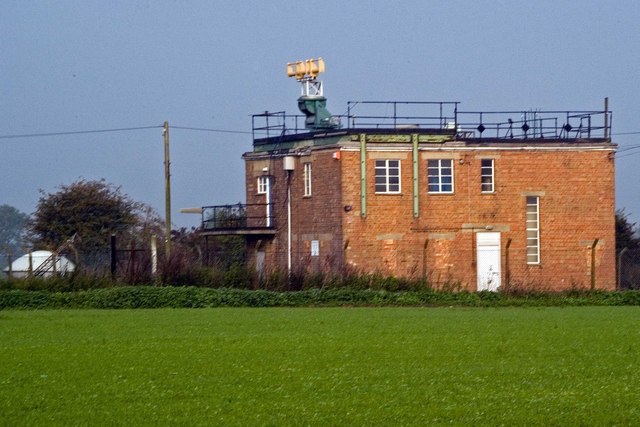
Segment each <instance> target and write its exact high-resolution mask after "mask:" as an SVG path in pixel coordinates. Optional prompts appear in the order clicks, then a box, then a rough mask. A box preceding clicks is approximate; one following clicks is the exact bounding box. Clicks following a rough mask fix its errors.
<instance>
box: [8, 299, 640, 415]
mask: <svg viewBox="0 0 640 427" xmlns="http://www.w3.org/2000/svg"><path fill="white" fill-rule="evenodd" d="M449 423H453V424H464V425H495V424H506V425H514V424H519V425H522V424H527V425H532V424H533V425H536V424H538V425H542V424H544V425H559V424H562V425H567V424H569V425H611V424H618V425H620V424H623V425H638V424H640V308H639V307H572V308H500V309H469V308H269V309H255V308H254V309H251V308H246V309H245V308H224V309H158V310H116V311H113V310H51V311H0V425H78V424H81V425H167V424H169V425H398V424H403V425H426V424H449Z"/></svg>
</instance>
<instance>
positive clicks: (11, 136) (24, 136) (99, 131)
mask: <svg viewBox="0 0 640 427" xmlns="http://www.w3.org/2000/svg"><path fill="white" fill-rule="evenodd" d="M161 127H162V126H161V125H160V126H138V127H131V128H114V129H92V130H76V131H66V132H44V133H25V134H18V135H0V139H16V138H41V137H47V136H64V135H82V134H88V133H106V132H129V131H134V130H143V129H157V128H161Z"/></svg>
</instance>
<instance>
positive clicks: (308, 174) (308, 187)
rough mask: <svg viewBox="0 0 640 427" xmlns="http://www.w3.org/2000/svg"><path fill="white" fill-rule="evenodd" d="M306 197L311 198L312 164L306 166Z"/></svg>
mask: <svg viewBox="0 0 640 427" xmlns="http://www.w3.org/2000/svg"><path fill="white" fill-rule="evenodd" d="M304 197H311V163H305V164H304Z"/></svg>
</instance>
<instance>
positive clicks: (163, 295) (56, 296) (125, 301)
mask: <svg viewBox="0 0 640 427" xmlns="http://www.w3.org/2000/svg"><path fill="white" fill-rule="evenodd" d="M586 305H591V306H594V305H599V306H617V305H640V292H638V291H623V292H604V291H570V292H563V293H530V294H520V295H517V296H513V295H508V294H502V293H494V292H477V293H475V292H466V291H462V292H443V291H434V290H421V291H393V292H392V291H387V290H375V289H355V288H350V287H346V288H328V289H318V288H314V289H307V290H302V291H279V292H278V291H266V290H249V289H234V288H200V287H194V286H185V287H159V286H121V287H111V288H102V289H89V290H80V291H69V292H61V291H46V290H40V291H30V290H24V289H10V290H0V309H45V308H47V309H51V308H98V309H132V308H182V307H186V308H204V307H314V306H425V307H428V306H457V307H506V306H522V307H527V306H528V307H535V306H586Z"/></svg>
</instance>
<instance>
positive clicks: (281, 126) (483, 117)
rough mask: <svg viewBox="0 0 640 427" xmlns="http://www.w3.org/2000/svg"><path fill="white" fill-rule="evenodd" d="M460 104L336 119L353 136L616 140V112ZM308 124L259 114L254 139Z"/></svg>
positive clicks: (369, 106) (371, 109)
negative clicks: (376, 132)
mask: <svg viewBox="0 0 640 427" xmlns="http://www.w3.org/2000/svg"><path fill="white" fill-rule="evenodd" d="M459 104H460V103H459V102H452V101H451V102H450V101H447V102H408V101H359V102H355V101H349V102H348V103H347V112H346V114H344V115H339V116H334V117H336V118H337V119H338V120H339V121H340V123H341V124H342V129H347V130H358V129H380V130H383V129H395V130H399V129H425V130H427V129H428V130H441V131H450V132H454V133H455V134H456V135H457V136H458V138H461V139H481V138H492V139H507V140H508V139H527V138H541V139H544V138H548V139H590V138H605V139H606V138H609V137H610V135H611V123H612V113H611V111H560V110H556V111H543V110H527V111H517V110H514V111H459V110H458V106H459ZM304 122H305V116H304V115H301V114H294V115H288V114H286V113H285V112H284V111H280V112H276V113H270V112H265V113H262V114H256V115H254V116H253V117H252V125H253V139H254V140H256V139H262V138H273V137H282V136H286V135H297V134H302V133H309V132H311V131H310V130H309V129H306V128H305V127H304ZM323 132H324V131H323Z"/></svg>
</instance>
